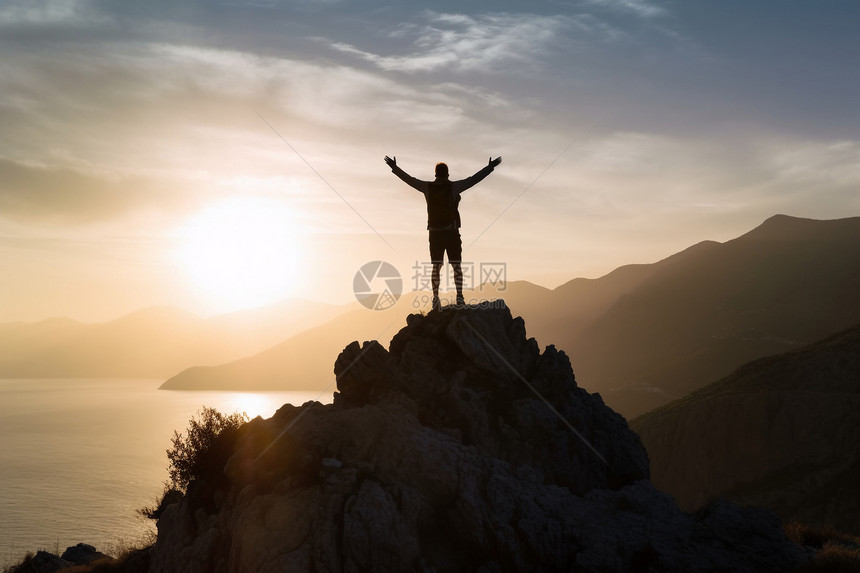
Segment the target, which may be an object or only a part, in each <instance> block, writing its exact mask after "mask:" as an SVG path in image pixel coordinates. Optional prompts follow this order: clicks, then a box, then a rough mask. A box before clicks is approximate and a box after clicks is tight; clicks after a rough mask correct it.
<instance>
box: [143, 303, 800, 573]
mask: <svg viewBox="0 0 860 573" xmlns="http://www.w3.org/2000/svg"><path fill="white" fill-rule="evenodd" d="M335 374H336V377H337V385H338V392H337V393H336V395H335V400H334V403H333V404H330V405H322V404H319V403H316V402H309V403H306V404H304V405H303V406H301V407H295V406H292V405H285V406H284V407H282V408H281V409H280V410H278V412H277V413H276V414H275V415H274V416H272V417H271V418H270V419H267V420H263V419H260V418H257V419H255V420H252V421H251V422H249V423H248V424H246V425H245V426H243V427H242V428H241V429H240V431H239V432H238V435H237V436H235V441H234V443H233V444H232V445H231V447H230V448H229V449H228V450H227V451H225V452H223V453H222V458H223V462H224V463H221V464H216V466H215V467H216V468H217V470H216V471H213V472H211V474H207V475H206V476H205V477H203V478H201V479H199V480H198V481H196V482H192V484H191V485H190V487H189V490H188V493H187V495H186V496H185V497H184V498H183V499H182V500H181V501H180V502H178V503H176V504H173V505H170V506H168V507H166V508H165V510H164V511H163V513H162V514H161V517H160V519H159V521H158V540H157V542H156V544H155V546H154V547H153V549H152V553H151V566H150V570H151V571H159V572H172V571H176V572H188V571H216V572H228V571H230V572H232V571H236V572H239V571H428V572H429V571H435V572H443V571H487V572H490V571H509V570H531V571H558V570H572V569H573V570H582V571H619V572H620V571H625V572H627V571H715V570H731V571H786V570H790V569H791V568H792V567H793V566H795V565H796V564H798V563H800V562H802V561H803V560H804V559H805V553H804V552H803V550H801V549H800V548H799V547H797V546H795V545H793V544H791V543H790V542H789V541H788V540H787V539H786V538H785V536H784V534H783V533H782V531H781V530H780V529H779V524H778V520H777V519H776V518H775V517H774V516H773V515H772V514H770V513H768V512H765V511H761V510H756V509H751V508H745V509H740V508H737V507H735V506H732V505H730V504H728V503H725V502H717V503H715V504H712V505H711V506H709V507H707V508H705V509H704V510H702V511H700V512H698V513H696V514H687V513H683V512H682V511H680V510H679V509H678V508H677V506H676V505H675V503H674V502H673V500H672V498H671V497H670V496H669V495H667V494H665V493H663V492H660V491H658V490H657V489H655V488H654V487H653V486H652V485H651V483H650V481H649V480H648V477H649V470H648V459H647V456H646V453H645V450H644V448H643V447H642V444H641V442H640V440H639V438H638V436H637V435H636V434H635V433H634V432H632V431H631V430H630V429H629V428H628V426H627V423H626V421H625V420H624V418H623V417H621V416H620V415H618V414H616V413H615V412H613V411H612V410H611V409H609V408H608V407H607V406H606V405H605V404H604V403H603V401H602V399H601V398H600V396H599V395H597V394H589V393H588V392H587V391H585V390H584V389H582V388H580V387H579V386H577V384H576V380H575V377H574V375H573V372H572V370H571V367H570V363H569V360H568V358H567V356H566V355H565V354H564V352H561V351H558V350H557V349H556V348H554V347H553V346H548V347H547V348H546V349H545V350H544V351H543V353H541V352H540V350H539V348H538V346H537V343H536V342H535V341H534V339H529V338H527V337H526V331H525V325H524V323H523V321H522V319H520V318H516V319H514V318H512V316H511V313H510V311H509V310H508V308H507V307H506V306H505V305H504V303H501V302H500V303H498V304H496V305H494V307H492V308H465V309H445V310H443V311H435V312H431V313H430V314H428V315H427V316H422V315H411V316H410V317H409V318H408V320H407V326H406V327H405V328H404V329H402V330H401V331H400V332H399V333H398V334H397V335H396V336H395V337H394V338H393V340H392V341H391V344H390V348H389V350H386V349H385V348H384V347H383V346H382V345H380V344H379V343H378V342H376V341H371V342H365V343H364V344H363V345H359V344H358V343H357V342H353V343H352V344H350V345H349V346H347V347H346V348H345V349H344V351H343V352H342V353H341V354H340V356H339V357H338V359H337V361H336V363H335Z"/></svg>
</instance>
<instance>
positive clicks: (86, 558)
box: [61, 543, 112, 565]
mask: <svg viewBox="0 0 860 573" xmlns="http://www.w3.org/2000/svg"><path fill="white" fill-rule="evenodd" d="M61 558H62V559H64V560H66V561H69V562H71V563H74V564H76V565H88V564H90V563H92V562H93V561H97V560H99V559H112V557H110V556H108V555H105V554H104V553H102V552H100V551H96V548H95V547H93V546H92V545H87V544H86V543H78V544H77V545H75V546H73V547H67V548H66V550H65V551H64V552H63V555H62V556H61Z"/></svg>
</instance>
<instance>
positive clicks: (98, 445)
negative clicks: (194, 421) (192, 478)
mask: <svg viewBox="0 0 860 573" xmlns="http://www.w3.org/2000/svg"><path fill="white" fill-rule="evenodd" d="M162 382H163V380H137V379H136V380H110V379H0V569H2V568H4V567H6V566H8V565H9V564H11V563H15V562H17V561H19V560H20V559H21V558H22V557H23V556H24V555H25V554H26V553H27V552H31V551H32V552H35V551H36V550H38V549H44V550H46V551H51V552H55V551H58V552H59V553H62V552H63V551H64V550H65V548H66V547H69V546H72V545H76V544H77V543H87V544H90V545H94V546H95V547H96V549H98V550H99V551H102V552H104V553H108V554H111V553H118V552H120V551H122V550H123V549H124V548H127V547H130V546H133V545H135V544H140V543H145V542H146V541H147V540H151V539H153V536H154V534H155V524H154V522H153V521H151V520H149V519H146V518H144V517H141V516H140V515H139V514H138V510H139V509H140V508H143V507H146V506H153V505H155V504H156V502H157V500H158V498H159V496H160V494H161V493H162V491H163V490H164V484H165V483H166V482H167V481H168V476H167V454H166V452H167V449H168V448H170V446H171V441H170V440H171V437H172V436H173V432H174V431H177V430H178V431H180V432H184V431H185V429H186V428H187V426H188V421H189V419H190V418H191V417H192V416H197V415H198V413H199V411H200V410H201V408H202V407H203V406H209V407H213V408H216V409H217V410H219V411H220V412H223V413H225V414H231V413H233V412H245V413H247V414H248V416H249V417H250V418H254V417H256V416H263V417H264V418H266V417H269V416H271V415H272V414H273V413H274V412H275V411H276V410H277V409H278V408H279V407H281V405H283V404H286V403H291V404H295V405H300V404H303V403H305V402H307V401H309V400H318V401H320V402H323V403H327V402H331V400H332V391H331V389H325V390H323V389H320V391H316V392H311V391H308V392H268V393H258V392H181V391H167V390H158V386H159V385H160V384H161V383H162Z"/></svg>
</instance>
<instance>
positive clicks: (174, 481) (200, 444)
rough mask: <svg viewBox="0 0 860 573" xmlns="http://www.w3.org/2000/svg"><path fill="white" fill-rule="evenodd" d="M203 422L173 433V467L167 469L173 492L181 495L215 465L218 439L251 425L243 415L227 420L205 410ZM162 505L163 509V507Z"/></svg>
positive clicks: (169, 453)
mask: <svg viewBox="0 0 860 573" xmlns="http://www.w3.org/2000/svg"><path fill="white" fill-rule="evenodd" d="M198 414H199V416H200V418H199V419H195V418H194V417H192V418H191V420H190V421H189V422H188V430H187V432H186V433H185V434H180V433H179V432H176V431H174V432H173V438H172V439H171V442H172V443H173V447H172V448H170V449H169V450H167V459H168V460H169V461H170V465H169V466H168V468H167V472H168V475H169V476H170V486H169V488H168V489H167V490H166V491H165V494H167V493H168V492H169V490H170V489H174V490H177V491H179V492H181V493H186V492H187V491H188V486H189V485H190V484H191V482H193V481H194V480H196V479H198V478H200V477H201V476H202V475H203V474H205V473H206V469H207V468H208V467H209V466H210V465H211V457H212V454H213V451H214V450H215V449H216V448H215V446H216V443H217V442H218V438H219V437H220V436H221V435H222V434H224V433H225V432H226V433H230V434H235V431H236V430H238V429H239V427H240V426H241V425H242V424H244V423H245V422H247V421H248V415H247V414H245V413H244V412H242V413H241V414H239V413H238V412H236V413H233V414H230V415H229V416H225V415H224V414H222V413H221V412H219V411H218V410H216V409H215V408H210V407H208V406H204V407H203V409H202V410H200V411H199V412H198ZM163 501H164V500H163V499H162V503H161V504H159V508H161V506H162V505H163Z"/></svg>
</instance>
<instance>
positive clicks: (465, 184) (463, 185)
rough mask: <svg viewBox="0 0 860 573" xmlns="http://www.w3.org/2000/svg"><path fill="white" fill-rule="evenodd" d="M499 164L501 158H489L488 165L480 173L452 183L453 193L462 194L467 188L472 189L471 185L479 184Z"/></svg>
mask: <svg viewBox="0 0 860 573" xmlns="http://www.w3.org/2000/svg"><path fill="white" fill-rule="evenodd" d="M501 162H502V158H501V157H496V158H495V159H493V158H492V157H490V161H489V163H487V166H486V167H484V168H483V169H481V170H480V171H478V172H477V173H475V174H474V175H472V176H471V177H467V178H466V179H461V180H460V181H454V183H453V186H454V191H455V192H457V193H462V192H463V191H465V190H466V189H468V188H469V187H472V186H473V185H476V184H478V183H480V182H481V180H482V179H484V177H486V176H487V175H489V174H490V173H492V172H493V169H495V168H496V166H497V165H498V164H499V163H501Z"/></svg>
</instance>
